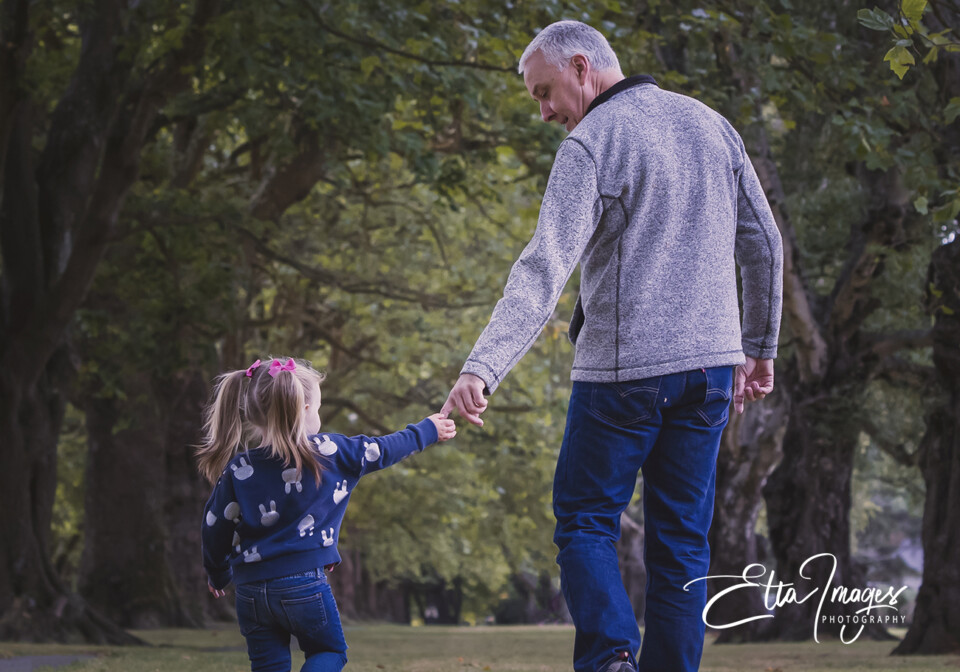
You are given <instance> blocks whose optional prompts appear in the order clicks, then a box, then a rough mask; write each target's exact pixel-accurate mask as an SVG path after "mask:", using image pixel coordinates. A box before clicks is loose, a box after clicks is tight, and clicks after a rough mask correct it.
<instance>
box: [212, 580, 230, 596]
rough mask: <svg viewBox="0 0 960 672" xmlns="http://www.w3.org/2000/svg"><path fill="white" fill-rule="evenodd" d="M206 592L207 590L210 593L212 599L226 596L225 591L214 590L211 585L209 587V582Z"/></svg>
mask: <svg viewBox="0 0 960 672" xmlns="http://www.w3.org/2000/svg"><path fill="white" fill-rule="evenodd" d="M207 590H209V591H210V593H211V594H212V595H213V596H214V597H223V596H224V595H226V594H227V591H225V590H219V589H217V588H214V587H213V586H211V585H210V581H207Z"/></svg>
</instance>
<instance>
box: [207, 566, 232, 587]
mask: <svg viewBox="0 0 960 672" xmlns="http://www.w3.org/2000/svg"><path fill="white" fill-rule="evenodd" d="M207 578H208V579H209V580H210V585H211V586H213V587H214V588H216V589H217V590H223V589H224V588H226V587H227V586H229V585H230V582H231V581H233V568H232V567H227V568H226V569H225V570H224V571H222V572H212V573H211V572H209V571H208V572H207Z"/></svg>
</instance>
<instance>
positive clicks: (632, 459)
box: [553, 366, 733, 672]
mask: <svg viewBox="0 0 960 672" xmlns="http://www.w3.org/2000/svg"><path fill="white" fill-rule="evenodd" d="M732 384H733V367H732V366H724V367H716V368H711V369H696V370H693V371H685V372H682V373H674V374H669V375H664V376H655V377H652V378H644V379H642V380H632V381H628V382H622V383H585V382H574V383H573V392H572V394H571V397H570V407H569V410H568V413H567V427H566V432H565V433H564V437H563V444H562V445H561V447H560V457H559V459H558V462H557V472H556V477H555V481H554V487H553V509H554V514H555V515H556V517H557V529H556V534H555V535H554V543H556V544H557V547H558V548H559V549H560V552H559V555H558V557H557V563H558V564H559V565H560V582H561V587H562V589H563V594H564V597H565V598H566V601H567V606H568V607H569V609H570V614H571V616H572V617H573V623H574V625H575V626H576V630H577V632H576V640H575V643H574V652H573V657H574V669H575V670H576V671H577V672H596V671H597V670H601V669H603V667H604V666H605V665H606V664H607V663H608V662H609V661H610V660H611V659H612V658H614V657H616V656H617V654H618V653H620V652H624V651H625V652H627V653H628V657H629V659H630V661H631V662H635V663H639V665H638V669H639V670H640V672H692V671H693V670H696V669H697V668H698V667H699V665H700V656H701V654H702V652H703V636H704V629H705V626H704V623H703V620H702V618H701V612H702V611H703V608H704V606H705V604H706V599H707V596H706V582H704V581H698V582H696V583H694V584H692V585H691V586H689V588H688V589H686V590H685V589H684V585H685V584H687V583H688V582H689V581H693V580H694V579H698V578H701V577H704V576H707V575H708V570H709V567H710V548H709V546H708V544H707V531H708V530H709V529H710V522H711V520H712V518H713V496H714V482H715V477H716V460H717V452H718V449H719V446H720V435H721V433H722V432H723V428H724V426H725V425H726V424H727V420H728V417H729V410H728V409H729V405H730V397H731V387H732ZM640 470H642V473H643V516H644V530H645V535H644V562H645V564H646V570H647V595H646V613H645V615H644V616H645V622H646V630H645V632H644V643H643V648H642V649H641V650H640V657H639V660H636V659H635V658H634V656H635V654H636V652H637V650H638V649H640V630H639V628H638V627H637V618H636V616H635V615H634V613H633V608H632V606H631V604H630V600H629V599H628V597H627V593H626V590H625V589H624V587H623V581H622V579H621V577H620V568H619V565H618V563H617V551H616V548H615V547H614V542H616V541H617V540H618V539H619V538H620V514H621V513H623V511H624V509H625V508H626V507H627V505H628V504H629V503H630V498H631V497H632V496H633V493H634V490H635V489H636V485H637V472H638V471H640Z"/></svg>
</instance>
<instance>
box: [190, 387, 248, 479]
mask: <svg viewBox="0 0 960 672" xmlns="http://www.w3.org/2000/svg"><path fill="white" fill-rule="evenodd" d="M244 377H245V372H244V371H242V370H241V371H232V372H230V373H224V374H221V375H220V376H218V377H217V382H216V388H215V391H214V394H213V402H212V403H211V404H209V405H208V406H207V408H206V410H205V411H204V422H203V442H202V443H201V444H200V445H199V446H196V456H197V470H198V471H199V472H200V474H201V475H203V477H204V478H206V479H207V480H208V481H209V482H210V483H211V484H212V483H216V482H217V479H218V478H220V474H221V473H223V470H224V469H226V468H227V463H228V462H230V459H231V458H232V457H233V456H234V455H235V454H236V452H237V447H238V446H239V445H240V441H241V439H242V438H243V419H242V417H241V409H240V400H241V393H242V391H243V385H244Z"/></svg>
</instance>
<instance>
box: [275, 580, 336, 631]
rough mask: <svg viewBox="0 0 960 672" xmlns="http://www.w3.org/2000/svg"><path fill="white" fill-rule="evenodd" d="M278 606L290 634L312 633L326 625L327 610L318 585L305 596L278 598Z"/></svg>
mask: <svg viewBox="0 0 960 672" xmlns="http://www.w3.org/2000/svg"><path fill="white" fill-rule="evenodd" d="M280 606H281V608H282V609H283V613H284V616H286V618H287V622H288V623H289V624H290V626H289V627H290V630H291V631H292V632H295V633H296V632H314V631H316V630H319V629H321V628H324V627H326V625H327V609H326V606H325V605H324V603H323V594H322V592H321V590H320V585H317V586H315V587H313V589H312V590H311V591H310V592H308V593H306V594H301V595H290V596H287V597H282V598H280Z"/></svg>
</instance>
